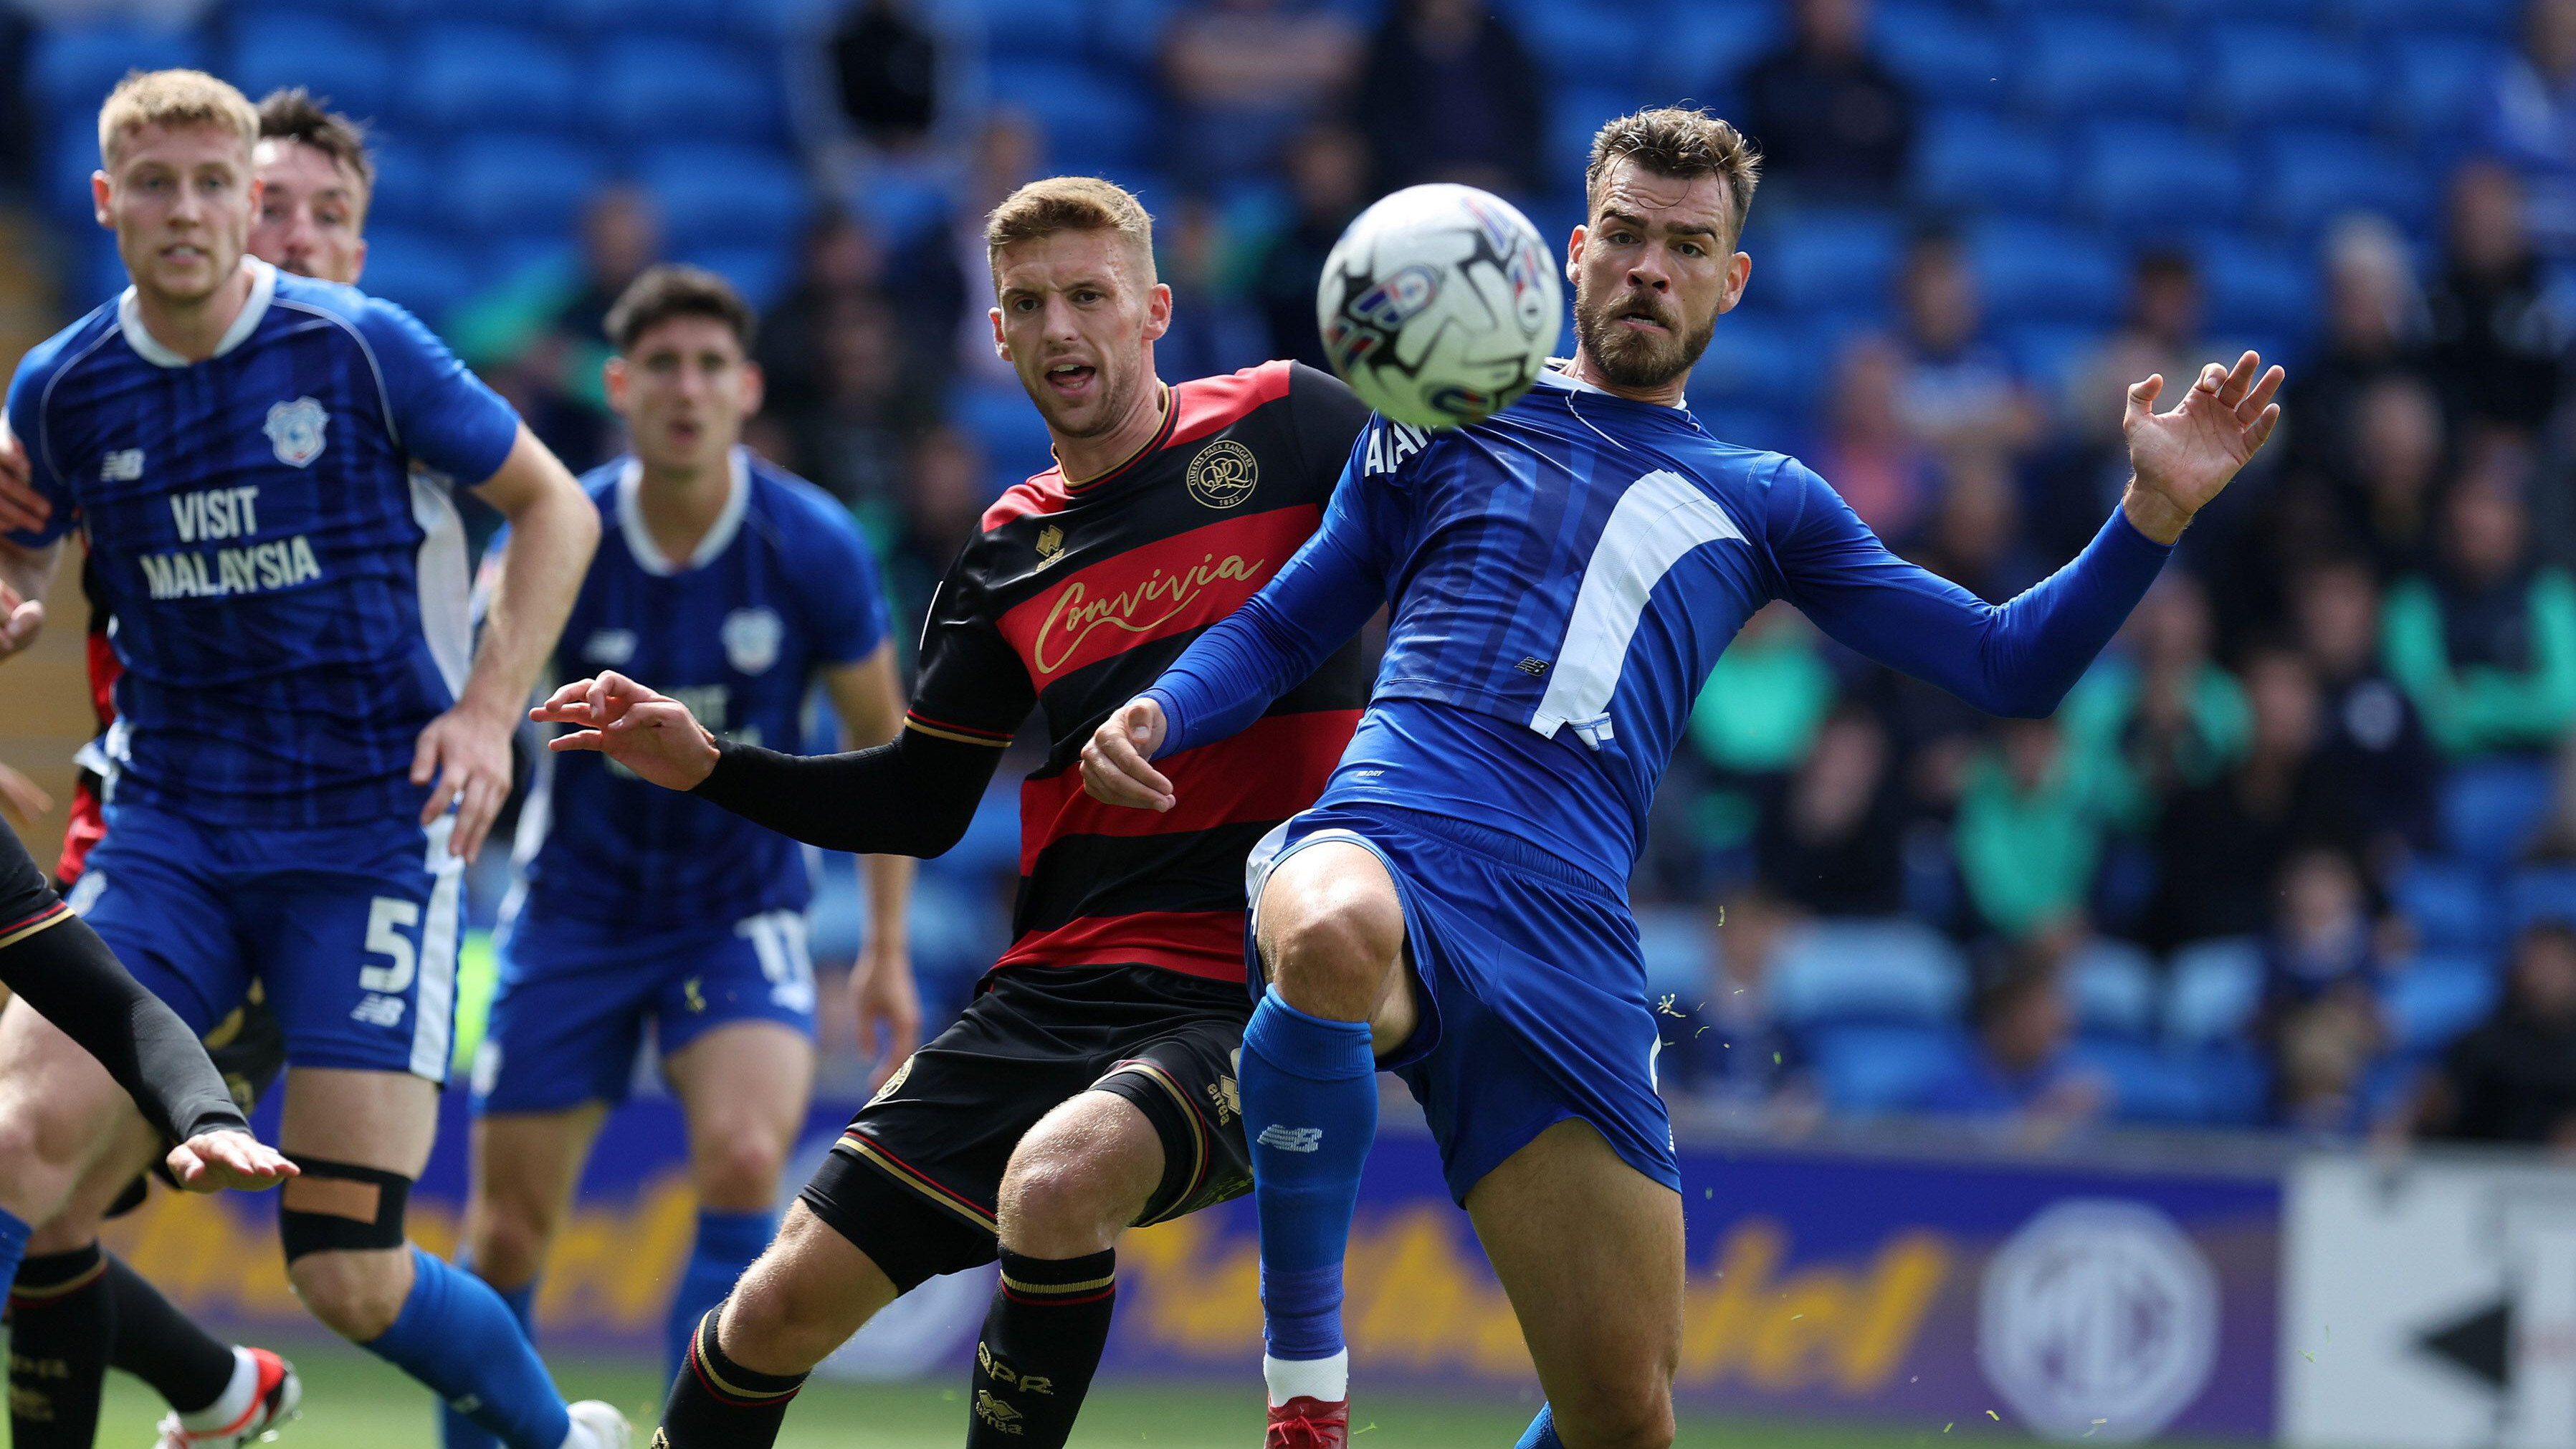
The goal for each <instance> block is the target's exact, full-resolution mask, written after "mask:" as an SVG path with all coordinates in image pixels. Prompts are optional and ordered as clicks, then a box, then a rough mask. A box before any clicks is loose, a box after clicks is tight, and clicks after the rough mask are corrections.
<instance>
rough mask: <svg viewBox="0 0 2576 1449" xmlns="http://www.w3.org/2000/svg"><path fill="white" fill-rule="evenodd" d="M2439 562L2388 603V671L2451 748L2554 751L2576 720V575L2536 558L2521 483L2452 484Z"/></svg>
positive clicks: (2487, 479) (2478, 474) (2473, 478)
mask: <svg viewBox="0 0 2576 1449" xmlns="http://www.w3.org/2000/svg"><path fill="white" fill-rule="evenodd" d="M2443 522H2444V525H2445V526H2444V528H2443V530H2442V546H2441V553H2440V561H2439V563H2438V564H2437V566H2436V567H2435V568H2433V569H2432V570H2431V571H2430V573H2429V574H2428V575H2426V576H2422V577H2416V578H2410V579H2408V580H2406V581H2405V582H2403V583H2401V584H2399V585H2398V586H2397V587H2396V589H2394V590H2393V591H2392V592H2391V593H2390V595H2389V599H2388V643H2387V650H2388V669H2389V673H2391V674H2392V675H2394V676H2396V678H2397V680H2398V682H2399V683H2400V684H2402V685H2403V686H2405V689H2406V692H2407V694H2408V695H2409V696H2410V697H2412V698H2413V700H2414V701H2415V707H2416V708H2417V709H2418V710H2420V711H2421V712H2422V713H2423V717H2424V727H2425V729H2426V731H2427V732H2428V733H2429V734H2431V736H2432V737H2433V741H2434V743H2435V744H2437V745H2439V746H2441V747H2442V749H2443V750H2444V752H2446V753H2448V754H2450V755H2453V756H2478V755H2493V754H2499V753H2506V754H2522V753H2532V752H2538V751H2545V750H2548V749H2551V748H2553V747H2554V746H2556V745H2557V743H2558V742H2559V741H2560V739H2561V738H2562V737H2563V735H2564V733H2565V731H2566V730H2567V729H2568V728H2569V726H2570V725H2571V724H2576V581H2571V580H2570V579H2569V577H2568V575H2567V574H2566V573H2565V572H2563V571H2561V570H2559V569H2556V568H2550V567H2544V566H2541V565H2539V564H2537V563H2535V562H2534V559H2533V551H2532V545H2531V536H2530V521H2529V514H2528V511H2527V509H2526V507H2525V505H2524V501H2523V496H2522V489H2521V487H2520V486H2519V483H2518V481H2517V480H2515V479H2513V478H2511V477H2509V476H2507V475H2506V472H2505V465H2504V464H2501V463H2497V464H2491V465H2489V466H2486V467H2483V468H2480V469H2478V470H2476V471H2474V472H2471V473H2470V474H2468V475H2467V476H2465V477H2463V478H2462V479H2461V480H2460V481H2459V482H2458V483H2457V484H2455V485H2454V486H2453V487H2452V490H2451V495H2450V497H2449V499H2448V500H2447V503H2446V506H2445V508H2444V516H2443Z"/></svg>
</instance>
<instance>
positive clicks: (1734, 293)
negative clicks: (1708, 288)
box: [1717, 252, 1753, 312]
mask: <svg viewBox="0 0 2576 1449" xmlns="http://www.w3.org/2000/svg"><path fill="white" fill-rule="evenodd" d="M1751 280H1753V258H1751V257H1749V256H1747V255H1745V254H1744V253H1742V252H1737V253H1736V254H1735V256H1734V257H1733V258H1732V259H1731V260H1729V261H1728V262H1727V264H1726V292H1725V294H1724V295H1723V296H1721V297H1719V298H1718V302H1717V310H1719V311H1720V312H1732V311H1734V310H1735V304H1736V303H1738V302H1741V301H1743V300H1744V284H1745V283H1747V282H1749V281H1751Z"/></svg>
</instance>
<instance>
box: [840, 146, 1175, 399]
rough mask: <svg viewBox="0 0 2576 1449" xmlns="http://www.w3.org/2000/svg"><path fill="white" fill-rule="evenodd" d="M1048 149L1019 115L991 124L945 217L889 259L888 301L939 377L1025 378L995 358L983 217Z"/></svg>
mask: <svg viewBox="0 0 2576 1449" xmlns="http://www.w3.org/2000/svg"><path fill="white" fill-rule="evenodd" d="M1044 143H1045V138H1044V137H1043V136H1042V135H1041V134H1040V133H1039V131H1038V128H1037V126H1036V124H1035V123H1034V122H1032V121H1031V120H1030V119H1029V118H1028V117H1027V116H1026V115H1024V114H1022V113H1020V112H1018V111H1014V110H999V111H995V112H994V113H993V114H991V115H990V116H987V117H985V119H984V123H983V125H982V126H981V127H979V128H978V129H977V130H976V132H975V140H974V143H973V145H972V147H971V148H970V149H971V155H970V157H969V159H968V162H967V166H966V174H965V177H964V179H963V180H962V181H961V182H960V183H959V184H958V188H957V193H956V196H955V197H954V199H953V201H952V202H951V203H950V205H949V208H948V210H947V212H946V214H945V215H944V216H942V217H941V218H940V220H939V221H937V222H936V223H934V224H932V225H930V226H926V227H923V228H921V229H920V230H919V231H916V232H910V233H907V234H905V235H904V237H903V238H902V240H901V242H900V244H898V245H896V246H894V247H892V248H891V249H889V251H888V253H887V257H886V263H887V265H886V277H885V293H886V296H887V298H888V300H889V301H890V303H891V305H893V306H894V307H895V308H896V311H897V315H898V317H899V318H900V319H901V321H902V324H903V330H904V334H905V337H906V339H907V343H908V346H909V348H910V350H911V351H912V352H913V353H915V354H917V355H918V356H919V357H920V358H921V359H922V363H923V365H924V366H925V367H927V368H929V369H930V370H931V372H932V373H934V374H935V375H938V376H943V377H955V378H958V379H961V380H972V381H979V382H987V383H991V384H994V385H996V386H1001V387H1017V386H1018V385H1019V375H1018V374H1017V373H1014V372H1013V371H1011V365H1010V364H1009V363H1007V362H1004V361H1002V359H1001V358H1000V357H998V356H996V355H995V354H994V351H993V324H992V317H991V312H992V307H993V267H992V259H991V257H990V255H989V254H988V253H987V251H986V249H985V246H984V218H985V217H986V216H988V215H990V214H991V213H992V210H993V208H994V207H996V206H999V205H1001V204H1002V200H1003V198H1005V197H1007V196H1009V195H1010V194H1011V193H1012V192H1014V191H1016V190H1018V189H1019V188H1020V187H1022V186H1024V185H1026V184H1027V183H1029V182H1031V181H1033V180H1036V179H1037V175H1038V168H1039V167H1040V166H1041V165H1042V164H1043V162H1044V154H1043V153H1044ZM1147 201H1148V204H1149V205H1151V202H1152V198H1150V197H1149V198H1147Z"/></svg>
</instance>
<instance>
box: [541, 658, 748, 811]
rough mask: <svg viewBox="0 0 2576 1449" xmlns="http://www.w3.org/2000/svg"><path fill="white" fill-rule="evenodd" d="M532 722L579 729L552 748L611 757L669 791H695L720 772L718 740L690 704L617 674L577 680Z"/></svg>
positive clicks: (554, 696)
mask: <svg viewBox="0 0 2576 1449" xmlns="http://www.w3.org/2000/svg"><path fill="white" fill-rule="evenodd" d="M528 718H530V719H532V720H535V721H536V722H537V723H539V724H566V725H571V726H573V727H574V728H573V732H572V733H571V734H568V735H557V736H556V737H555V738H553V739H550V740H548V741H546V748H547V749H550V750H557V751H561V750H591V751H594V752H596V753H599V754H603V755H606V756H608V757H609V758H610V759H612V760H615V761H616V762H617V763H619V764H621V765H624V766H625V767H626V768H628V769H630V770H633V771H634V772H635V773H636V774H638V775H641V776H643V777H644V778H645V779H647V780H650V781H652V782H653V783H654V784H656V785H659V786H661V787H662V788H663V789H665V790H694V789H696V788H698V786H699V784H700V783H702V782H703V781H705V779H706V778H707V776H708V775H710V774H712V773H714V771H715V768H716V737H715V736H714V735H713V734H710V733H708V731H707V727H706V726H704V725H702V724H699V723H698V721H697V717H696V716H695V715H692V714H690V713H689V707H688V706H687V705H685V704H682V703H680V702H679V701H678V700H676V699H672V698H670V697H669V696H667V695H662V694H656V693H654V692H653V691H652V690H650V689H647V688H645V687H644V686H643V685H640V684H637V683H636V682H635V681H634V680H631V679H629V678H627V677H626V676H625V675H623V674H618V673H615V672H614V671H610V672H605V673H602V674H599V675H596V676H594V677H592V678H589V679H576V680H574V681H573V682H572V683H570V684H567V685H565V686H564V687H563V688H561V689H558V690H556V691H555V692H554V693H553V694H551V695H549V696H547V698H546V702H545V703H543V704H541V705H538V706H537V707H536V708H535V709H532V710H529V711H528Z"/></svg>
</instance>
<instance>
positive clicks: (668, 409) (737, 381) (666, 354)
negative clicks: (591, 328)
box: [608, 316, 761, 472]
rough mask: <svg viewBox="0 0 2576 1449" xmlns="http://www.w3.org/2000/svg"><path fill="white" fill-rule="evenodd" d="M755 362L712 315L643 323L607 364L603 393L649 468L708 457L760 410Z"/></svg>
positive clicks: (706, 461)
mask: <svg viewBox="0 0 2576 1449" xmlns="http://www.w3.org/2000/svg"><path fill="white" fill-rule="evenodd" d="M760 393H761V380H760V368H759V366H758V365H757V364H755V363H753V362H752V361H751V359H749V358H748V357H745V356H744V355H743V351H742V343H741V341H740V340H738V339H737V338H736V337H735V336H734V335H733V329H732V328H731V327H728V326H726V325H725V324H724V323H723V322H721V321H719V320H718V319H716V318H713V317H689V316H681V317H673V318H670V319H669V320H667V321H663V322H659V323H656V324H655V325H653V326H652V327H649V328H647V329H645V331H644V334H643V335H642V336H640V337H638V338H636V339H635V346H634V348H633V349H632V350H631V351H629V352H627V353H626V354H625V355H624V356H622V357H616V358H612V359H610V361H609V364H608V401H609V405H610V406H611V407H614V408H615V409H616V410H617V413H618V415H619V416H620V417H623V418H625V419H626V426H627V429H628V431H630V432H631V433H633V434H634V443H635V456H636V458H637V459H638V460H640V461H641V462H642V463H643V464H644V466H645V467H646V468H648V469H651V470H653V471H655V472H661V471H665V470H673V471H694V470H696V469H700V468H705V467H709V466H712V465H714V464H715V463H717V462H718V461H720V460H721V459H722V458H723V457H724V455H725V453H726V452H727V450H729V449H731V448H732V447H733V445H734V444H735V443H736V442H738V441H740V440H741V438H742V425H743V423H744V421H745V420H747V419H748V418H750V417H751V415H752V414H754V413H756V412H758V411H760Z"/></svg>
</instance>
